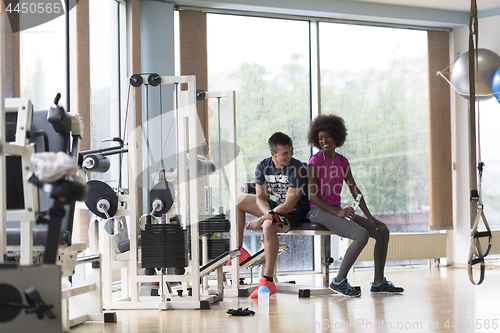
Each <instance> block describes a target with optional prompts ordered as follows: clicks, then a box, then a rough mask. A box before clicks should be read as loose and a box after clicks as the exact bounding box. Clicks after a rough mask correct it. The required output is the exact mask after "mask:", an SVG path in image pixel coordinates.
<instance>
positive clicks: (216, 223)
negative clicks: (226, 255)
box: [199, 214, 231, 236]
mask: <svg viewBox="0 0 500 333" xmlns="http://www.w3.org/2000/svg"><path fill="white" fill-rule="evenodd" d="M230 229H231V222H230V221H229V220H228V219H226V215H224V214H218V215H200V226H199V230H200V236H206V235H211V234H216V233H224V232H229V230H230Z"/></svg>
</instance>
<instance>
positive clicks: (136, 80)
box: [130, 74, 143, 88]
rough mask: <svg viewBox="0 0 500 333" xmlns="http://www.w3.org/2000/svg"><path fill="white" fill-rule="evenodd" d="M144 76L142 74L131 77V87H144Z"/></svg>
mask: <svg viewBox="0 0 500 333" xmlns="http://www.w3.org/2000/svg"><path fill="white" fill-rule="evenodd" d="M142 82H143V80H142V76H141V75H140V74H134V75H132V76H131V77H130V85H131V86H132V87H135V88H137V87H140V86H141V85H142Z"/></svg>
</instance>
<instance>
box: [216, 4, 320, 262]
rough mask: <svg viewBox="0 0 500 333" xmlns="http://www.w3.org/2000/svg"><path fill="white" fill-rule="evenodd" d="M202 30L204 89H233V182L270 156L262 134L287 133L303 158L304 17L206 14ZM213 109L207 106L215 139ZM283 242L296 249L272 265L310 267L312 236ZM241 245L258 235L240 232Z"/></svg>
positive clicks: (251, 246)
mask: <svg viewBox="0 0 500 333" xmlns="http://www.w3.org/2000/svg"><path fill="white" fill-rule="evenodd" d="M207 35H208V87H209V90H210V91H225V90H235V91H236V112H237V116H236V129H237V144H238V145H239V147H240V148H241V152H240V156H239V158H238V169H239V170H238V176H239V179H238V183H239V184H241V183H243V182H247V181H252V182H253V181H254V172H255V167H256V165H257V163H258V162H260V161H261V160H263V159H264V158H266V157H269V156H270V153H269V148H268V145H267V139H268V138H269V137H270V136H271V135H272V134H273V133H274V132H277V131H282V132H284V133H287V134H288V135H290V137H291V138H292V140H293V142H294V148H295V157H296V158H298V159H299V160H301V161H304V162H307V160H308V158H309V155H310V149H309V148H308V146H307V140H306V132H307V126H308V124H309V120H310V106H309V104H310V103H309V100H310V93H309V91H310V89H309V81H310V80H309V23H308V22H305V21H291V20H279V19H266V18H256V17H242V16H232V15H219V14H208V15H207ZM216 114H217V113H216V112H210V133H211V135H212V134H213V135H214V138H215V139H216V138H217V120H216V118H215V117H214V116H212V115H216ZM304 240H305V241H304ZM292 242H297V243H292ZM287 243H288V245H289V247H290V248H291V249H292V248H296V249H300V251H298V252H300V253H293V255H292V251H290V250H289V251H285V252H284V253H283V254H282V255H281V256H280V258H281V259H280V260H279V262H278V269H279V270H292V269H293V270H300V269H312V268H313V267H312V262H313V260H312V238H311V237H305V238H302V236H301V237H297V236H296V237H290V239H288V240H287ZM244 246H245V247H246V248H247V249H248V250H249V251H250V252H251V253H255V252H256V251H257V250H258V249H260V248H261V244H260V237H256V236H255V234H254V233H253V232H245V236H244ZM287 259H288V260H287Z"/></svg>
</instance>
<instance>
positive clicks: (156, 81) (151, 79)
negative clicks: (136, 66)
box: [148, 73, 161, 87]
mask: <svg viewBox="0 0 500 333" xmlns="http://www.w3.org/2000/svg"><path fill="white" fill-rule="evenodd" d="M148 83H149V85H150V86H152V87H156V86H158V85H160V83H161V76H160V75H158V74H156V73H151V74H149V76H148Z"/></svg>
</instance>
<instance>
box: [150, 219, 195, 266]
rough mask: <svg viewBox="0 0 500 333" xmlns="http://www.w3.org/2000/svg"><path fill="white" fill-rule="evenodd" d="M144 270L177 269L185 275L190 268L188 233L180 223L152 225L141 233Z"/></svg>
mask: <svg viewBox="0 0 500 333" xmlns="http://www.w3.org/2000/svg"><path fill="white" fill-rule="evenodd" d="M141 238H142V242H141V243H142V257H141V258H142V268H157V269H162V268H175V274H176V275H183V274H184V272H185V269H184V267H187V266H188V251H187V248H186V231H185V230H183V229H182V227H181V225H180V223H167V224H151V223H148V224H146V226H145V229H144V230H142V231H141Z"/></svg>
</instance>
